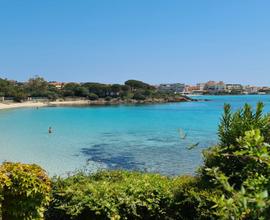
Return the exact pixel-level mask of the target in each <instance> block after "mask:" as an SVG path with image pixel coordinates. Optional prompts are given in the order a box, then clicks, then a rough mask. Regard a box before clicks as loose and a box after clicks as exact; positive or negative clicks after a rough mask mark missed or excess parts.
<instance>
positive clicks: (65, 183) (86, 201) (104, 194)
mask: <svg viewBox="0 0 270 220" xmlns="http://www.w3.org/2000/svg"><path fill="white" fill-rule="evenodd" d="M186 178H187V177H178V178H175V179H174V178H168V177H165V176H161V175H158V174H149V173H148V174H146V173H139V172H128V171H103V172H99V173H96V174H93V175H86V174H84V173H78V174H77V175H75V176H71V177H68V178H66V179H61V178H57V179H55V180H54V183H53V197H54V200H53V201H52V203H51V206H50V208H49V210H48V212H47V218H48V219H178V217H179V216H180V214H179V213H180V211H179V210H182V211H183V212H188V211H189V210H184V209H185V207H184V205H183V203H181V201H180V200H179V198H180V197H178V196H174V192H180V191H181V190H182V191H184V188H182V187H187V185H188V184H189V182H188V181H187V180H186ZM190 179H191V180H193V178H192V177H190ZM182 182H184V184H182ZM185 195H186V194H185ZM174 199H177V203H175V202H174ZM185 204H186V203H185ZM181 208H182V209H181ZM181 215H183V216H185V215H186V214H185V213H184V214H181ZM186 216H187V215H186Z"/></svg>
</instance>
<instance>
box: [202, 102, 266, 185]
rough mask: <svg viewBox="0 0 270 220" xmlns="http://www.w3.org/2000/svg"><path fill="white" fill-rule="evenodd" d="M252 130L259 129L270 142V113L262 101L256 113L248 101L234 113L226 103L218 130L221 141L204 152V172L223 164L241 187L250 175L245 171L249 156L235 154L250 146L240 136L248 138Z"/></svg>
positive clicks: (222, 167)
mask: <svg viewBox="0 0 270 220" xmlns="http://www.w3.org/2000/svg"><path fill="white" fill-rule="evenodd" d="M250 130H258V131H259V132H260V135H261V136H262V137H263V139H264V142H265V143H268V144H269V143H270V116H269V114H266V115H263V104H262V103H258V105H257V108H256V110H255V111H254V112H253V111H252V108H251V106H249V105H247V104H246V105H245V106H244V107H243V108H241V109H239V110H238V111H236V112H234V113H232V111H231V107H230V106H229V105H225V107H224V114H223V117H222V119H221V123H220V125H219V132H218V135H219V139H220V143H219V145H218V146H215V147H212V148H209V149H208V150H205V151H204V152H203V154H204V165H203V167H202V168H201V172H202V175H203V176H205V177H207V173H206V172H204V171H205V169H207V168H213V167H219V169H220V171H222V172H223V173H224V174H225V175H226V176H229V182H230V183H231V184H234V185H235V186H236V187H238V188H239V187H240V185H241V183H242V182H243V181H245V179H246V178H247V175H249V174H248V173H246V172H243V168H244V167H245V166H246V164H247V159H243V158H239V157H234V156H231V155H232V154H233V153H235V152H236V151H243V152H244V151H245V150H246V147H245V146H242V145H241V144H240V143H239V138H241V137H244V136H245V135H246V132H248V131H250ZM207 181H208V180H207ZM209 185H210V184H209Z"/></svg>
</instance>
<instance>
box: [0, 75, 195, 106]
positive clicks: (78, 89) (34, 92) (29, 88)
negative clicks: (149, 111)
mask: <svg viewBox="0 0 270 220" xmlns="http://www.w3.org/2000/svg"><path fill="white" fill-rule="evenodd" d="M0 97H5V98H8V99H13V100H14V101H18V102H23V101H26V100H28V99H29V98H45V99H48V100H57V99H65V98H82V99H88V100H99V99H102V100H106V101H108V102H109V101H112V100H113V101H114V102H117V101H119V102H120V101H122V102H133V101H135V102H177V101H188V100H191V99H189V98H188V97H185V96H182V95H180V94H174V93H169V92H161V91H158V90H157V89H156V88H155V87H154V86H152V85H149V84H147V83H145V82H142V81H138V80H127V81H126V82H125V83H124V84H123V85H120V84H103V83H95V82H85V83H74V82H70V83H62V84H60V86H59V85H58V86H55V83H52V82H47V81H46V80H45V79H44V78H42V77H39V76H36V77H34V78H31V79H29V80H28V81H27V82H24V83H22V82H16V81H11V80H7V79H1V78H0Z"/></svg>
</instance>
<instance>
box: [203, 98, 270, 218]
mask: <svg viewBox="0 0 270 220" xmlns="http://www.w3.org/2000/svg"><path fill="white" fill-rule="evenodd" d="M262 110H263V105H262V104H260V103H259V104H258V106H257V110H256V111H255V112H252V110H251V107H250V106H248V105H245V106H244V108H243V109H240V110H239V111H237V112H235V113H231V110H230V108H228V106H227V107H225V113H224V116H223V119H222V122H221V125H220V131H219V136H220V145H218V146H216V147H214V148H210V149H209V150H207V151H206V153H205V154H204V156H205V163H204V166H203V167H202V168H201V169H200V174H201V177H202V180H203V182H204V183H205V184H206V185H207V187H208V188H209V187H212V188H213V187H214V188H216V189H219V190H221V191H222V192H223V195H222V196H221V197H216V198H214V202H215V205H214V206H213V208H214V209H215V211H214V212H215V214H216V215H217V216H218V218H219V219H249V220H257V219H261V220H263V219H264V220H266V219H270V198H269V192H270V180H269V176H270V145H269V132H270V126H269V125H270V119H269V115H263V114H262ZM248 129H250V130H248Z"/></svg>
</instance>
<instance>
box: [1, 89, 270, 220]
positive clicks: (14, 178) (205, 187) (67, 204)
mask: <svg viewBox="0 0 270 220" xmlns="http://www.w3.org/2000/svg"><path fill="white" fill-rule="evenodd" d="M133 89H134V88H133ZM269 132H270V115H265V114H263V104H262V103H258V105H257V108H256V110H255V111H252V109H251V107H250V106H249V105H245V106H244V107H243V108H242V109H240V110H238V111H236V112H232V111H231V107H230V106H229V105H225V107H224V115H223V117H222V119H221V123H220V126H219V131H218V134H219V143H218V145H217V146H214V147H211V148H209V149H208V150H206V151H204V163H203V165H202V166H201V167H200V168H199V170H198V172H197V175H195V176H179V177H166V176H161V175H159V174H151V173H141V172H130V171H101V172H98V173H95V174H87V173H84V172H78V173H77V174H75V175H72V176H69V177H66V178H61V177H55V178H53V179H52V180H51V181H52V183H50V181H49V180H48V179H47V177H46V175H45V174H44V172H43V171H42V170H41V169H40V168H39V167H36V166H30V165H22V164H12V163H4V164H3V165H2V167H1V172H0V180H1V201H2V214H3V219H4V220H6V219H16V218H11V217H9V215H10V216H12V215H13V216H14V213H16V216H19V217H20V218H19V219H38V218H42V214H43V211H44V207H46V205H47V204H48V201H49V198H50V197H49V196H48V192H49V191H50V187H51V184H52V190H51V191H50V192H51V198H52V199H51V201H50V203H49V206H48V207H47V209H46V210H45V219H47V220H52V219H59V220H66V219H67V220H68V219H78V220H79V219H82V220H84V219H87V220H88V219H165V220H166V219H167V220H173V219H180V220H187V219H201V220H202V219H224V220H225V219H226V220H227V219H231V220H236V219H240V220H257V219H260V220H267V219H270V198H269V191H270V179H269V176H270V145H269V141H270V140H269ZM15 199H16V203H15ZM12 210H14V212H13V211H12ZM34 210H38V212H34ZM5 215H7V216H8V217H5Z"/></svg>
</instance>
